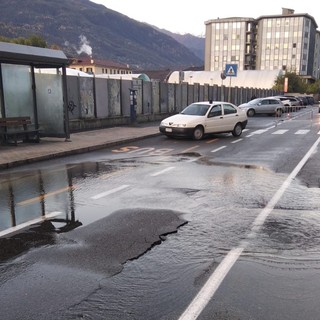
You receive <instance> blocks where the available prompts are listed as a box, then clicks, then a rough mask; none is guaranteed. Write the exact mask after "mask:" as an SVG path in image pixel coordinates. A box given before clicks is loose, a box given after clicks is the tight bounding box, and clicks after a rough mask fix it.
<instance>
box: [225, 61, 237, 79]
mask: <svg viewBox="0 0 320 320" xmlns="http://www.w3.org/2000/svg"><path fill="white" fill-rule="evenodd" d="M237 69H238V65H237V64H226V70H225V74H226V76H227V77H236V76H237V71H238V70H237Z"/></svg>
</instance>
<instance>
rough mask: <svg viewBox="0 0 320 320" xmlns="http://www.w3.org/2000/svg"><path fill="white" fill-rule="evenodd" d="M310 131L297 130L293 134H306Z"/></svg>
mask: <svg viewBox="0 0 320 320" xmlns="http://www.w3.org/2000/svg"><path fill="white" fill-rule="evenodd" d="M309 131H310V130H302V129H301V130H298V131H297V132H295V133H294V134H307V133H308V132H309Z"/></svg>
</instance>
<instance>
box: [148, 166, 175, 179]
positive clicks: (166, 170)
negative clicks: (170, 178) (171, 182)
mask: <svg viewBox="0 0 320 320" xmlns="http://www.w3.org/2000/svg"><path fill="white" fill-rule="evenodd" d="M174 168H175V167H168V168H166V169H163V170H161V171H158V172H156V173H153V174H151V175H150V176H151V177H156V176H159V175H160V174H163V173H166V172H168V171H170V170H172V169H174Z"/></svg>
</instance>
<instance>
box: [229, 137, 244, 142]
mask: <svg viewBox="0 0 320 320" xmlns="http://www.w3.org/2000/svg"><path fill="white" fill-rule="evenodd" d="M242 140H243V139H242V138H241V139H237V140H235V141H232V142H231V143H237V142H240V141H242Z"/></svg>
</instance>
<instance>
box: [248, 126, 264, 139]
mask: <svg viewBox="0 0 320 320" xmlns="http://www.w3.org/2000/svg"><path fill="white" fill-rule="evenodd" d="M269 129H270V128H267V129H260V130H256V131H253V132H251V133H250V134H248V135H247V136H246V137H247V138H250V137H252V136H254V135H256V134H262V133H265V132H267V131H268V130H269Z"/></svg>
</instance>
